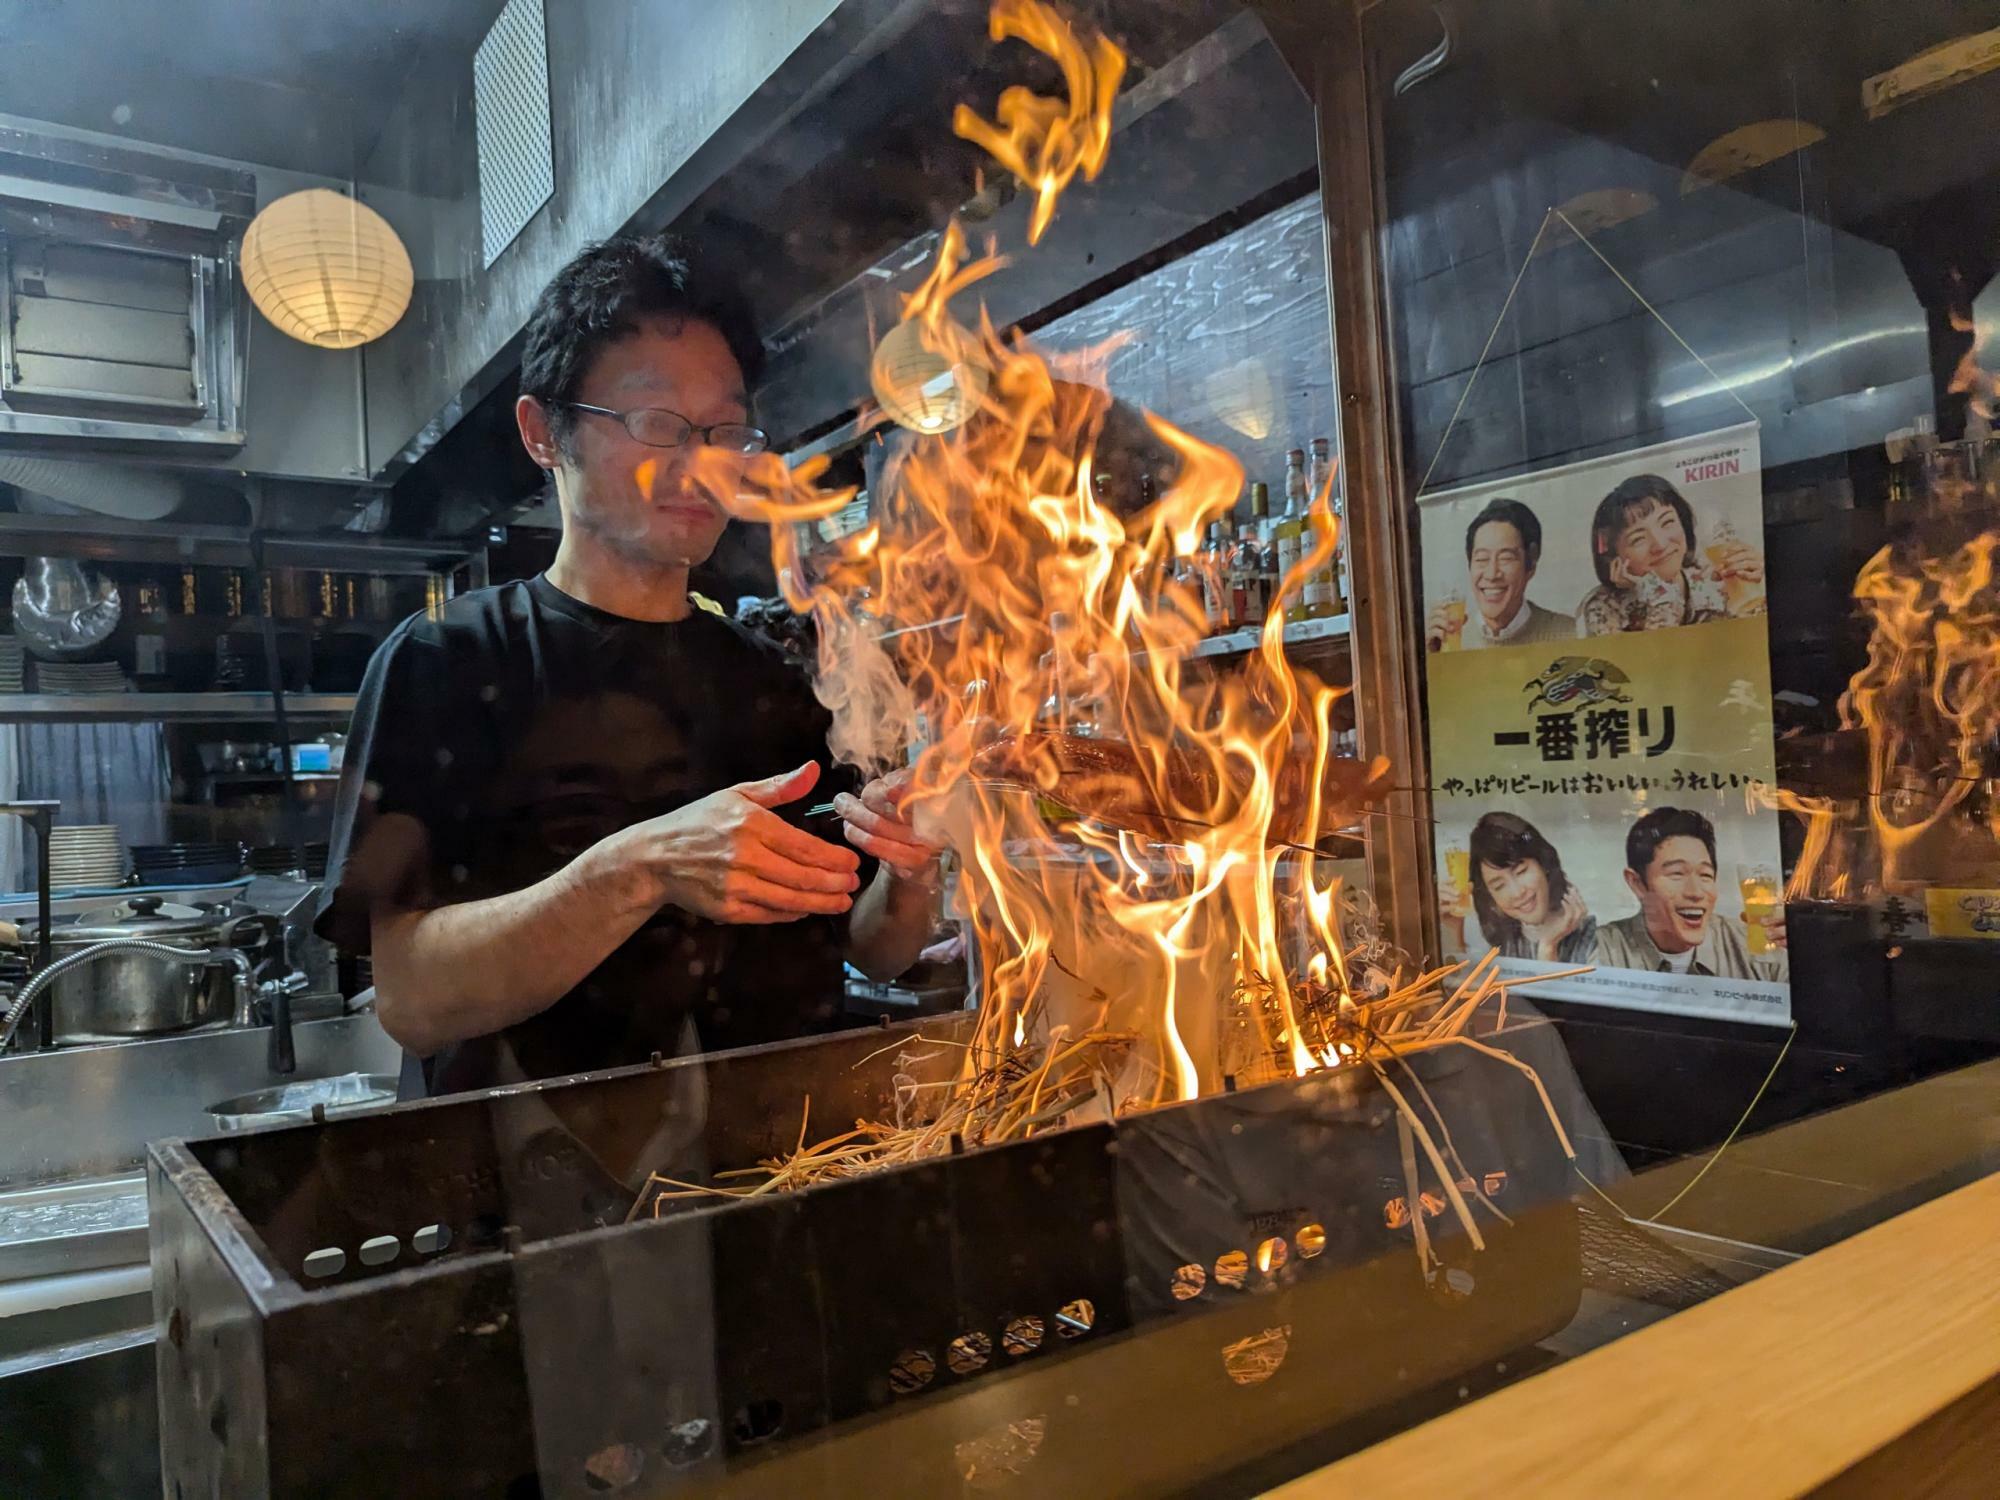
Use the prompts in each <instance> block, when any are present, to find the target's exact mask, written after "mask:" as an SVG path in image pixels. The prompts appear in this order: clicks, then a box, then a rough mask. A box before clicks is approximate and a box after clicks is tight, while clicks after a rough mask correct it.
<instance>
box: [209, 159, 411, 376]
mask: <svg viewBox="0 0 2000 1500" xmlns="http://www.w3.org/2000/svg"><path fill="white" fill-rule="evenodd" d="M415 279H416V278H415V273H414V272H413V271H412V270H411V268H410V253H409V252H408V251H407V250H405V249H404V248H403V242H402V241H401V240H399V239H398V238H396V231H395V230H393V229H391V228H390V227H389V221H388V220H387V219H385V218H383V217H382V216H381V215H380V214H378V213H376V212H375V210H374V209H372V208H370V207H369V206H368V205H367V204H365V203H357V202H356V201H355V200H354V199H352V198H350V197H348V196H347V195H346V194H345V193H336V192H332V191H330V190H328V189H326V188H308V189H307V190H306V191H304V192H302V193H292V194H290V195H289V196H287V197H284V198H280V199H278V200H277V201H276V202H274V203H271V204H269V205H267V206H266V207H265V209H264V211H263V212H262V213H260V214H258V215H257V217H256V218H254V219H252V220H251V221H250V227H249V229H247V230H245V231H244V234H243V285H244V287H245V289H246V290H247V291H248V292H249V293H250V300H251V301H252V302H254V303H256V304H257V310H258V311H259V312H261V313H262V314H263V315H264V316H265V317H267V318H269V319H270V320H271V322H272V323H273V324H274V325H275V326H276V327H277V328H278V329H279V331H280V332H283V333H288V334H290V335H291V336H292V337H293V338H295V339H297V340H298V341H299V342H300V343H302V344H317V345H319V346H320V347H321V348H324V349H352V348H353V347H354V346H355V345H356V344H365V343H367V342H369V340H371V339H379V338H380V337H382V335H383V334H385V333H387V332H388V331H389V330H390V329H391V328H394V327H395V326H396V320H397V319H398V318H400V317H402V316H403V311H404V309H405V308H407V307H408V306H409V305H410V289H411V286H412V285H413V284H414V282H415Z"/></svg>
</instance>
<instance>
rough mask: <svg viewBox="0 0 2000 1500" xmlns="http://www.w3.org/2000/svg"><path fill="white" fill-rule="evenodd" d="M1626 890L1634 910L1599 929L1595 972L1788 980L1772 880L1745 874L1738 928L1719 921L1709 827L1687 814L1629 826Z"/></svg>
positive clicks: (1663, 812)
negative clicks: (1633, 900) (1633, 971)
mask: <svg viewBox="0 0 2000 1500" xmlns="http://www.w3.org/2000/svg"><path fill="white" fill-rule="evenodd" d="M1625 884H1626V885H1627V887H1629V888H1630V890H1631V892H1632V894H1633V895H1634V896H1635V897H1637V898H1638V901H1639V910H1638V911H1636V912H1634V913H1633V914H1632V915H1631V916H1629V917H1621V918H1619V919H1618V920H1617V921H1615V922H1607V923H1605V924H1604V925H1603V926H1602V927H1600V928H1599V929H1598V947H1597V961H1598V962H1599V963H1600V964H1603V965H1606V966H1608V967H1611V968H1617V969H1642V970H1645V971H1646V972H1648V973H1655V974H1659V973H1674V974H1693V975H1706V976H1712V977H1715V978H1720V979H1759V980H1769V981H1782V980H1784V979H1786V978H1788V977H1789V972H1790V964H1789V957H1788V955H1787V953H1786V951H1785V911H1784V907H1783V905H1782V904H1781V903H1780V902H1779V900H1778V893H1777V881H1776V877H1775V876H1774V875H1772V874H1770V873H1769V872H1768V871H1763V870H1761V869H1750V870H1745V871H1743V872H1742V874H1741V877H1740V880H1739V889H1740V890H1741V891H1742V894H1743V898H1744V915H1743V920H1741V921H1733V920H1731V919H1730V918H1728V917H1725V916H1722V915H1720V914H1719V913H1718V912H1717V911H1716V907H1717V906H1718V905H1719V904H1720V899H1721V898H1720V894H1719V884H1720V882H1719V879H1718V869H1717V860H1716V846H1715V825H1714V824H1712V823H1711V822H1709V820H1708V819H1707V818H1706V817H1704V816H1703V815H1702V814H1700V813H1698V812H1696V811H1694V810H1693V809H1692V808H1682V807H1656V808H1654V809H1653V810H1652V811H1651V812H1649V813H1647V814H1646V815H1645V816H1644V817H1642V818H1640V819H1639V820H1638V821H1637V822H1636V823H1634V824H1633V825H1632V828H1631V830H1630V832H1628V833H1627V834H1626V835H1625Z"/></svg>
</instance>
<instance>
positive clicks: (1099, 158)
mask: <svg viewBox="0 0 2000 1500" xmlns="http://www.w3.org/2000/svg"><path fill="white" fill-rule="evenodd" d="M987 29H988V32H989V34H990V35H991V36H992V38H993V40H994V41H996V42H1003V41H1006V40H1007V39H1008V38H1010V37H1012V38H1016V39H1018V40H1020V41H1023V42H1026V43H1027V44H1028V45H1029V46H1030V47H1033V48H1034V49H1035V50H1036V51H1038V52H1042V53H1046V54H1047V55H1048V56H1049V57H1052V58H1054V59H1055V61H1056V63H1057V65H1058V66H1059V67H1060V68H1061V69H1062V74H1063V81H1064V82H1065V83H1066V84H1067V85H1068V87H1069V98H1068V99H1067V100H1063V99H1051V98H1049V97H1047V96H1046V95H1043V94H1037V93H1035V92H1034V91H1033V90H1032V89H1028V88H1024V87H1022V86H1021V85H1019V84H1016V85H1015V86H1014V87H1012V88H1010V89H1008V90H1007V91H1006V92H1005V93H1003V94H1002V95H1001V96H1000V104H999V108H998V115H999V122H998V123H997V124H995V123H993V122H992V121H989V120H987V119H985V118H983V117H982V116H981V115H980V114H979V113H978V111H976V110H974V109H973V108H971V107H970V106H969V105H964V104H961V105H959V107H958V109H957V111H956V113H954V114H953V116H952V121H951V128H952V131H953V132H954V133H955V134H957V135H959V136H962V137H964V138H965V139H966V140H968V141H971V142H972V143H973V144H974V145H975V146H979V147H981V148H982V149H983V150H985V152H986V153H987V155H989V156H991V157H992V158H993V159H994V160H995V161H997V162H999V163H1000V165H1001V166H1003V167H1005V168H1007V170H1008V171H1010V172H1012V173H1013V174H1014V175H1015V176H1016V177H1018V178H1020V179H1021V181H1023V182H1024V183H1026V184H1027V185H1028V186H1029V187H1031V188H1033V189H1034V190H1035V212H1034V217H1033V219H1032V220H1031V221H1030V222H1029V224H1028V243H1029V244H1030V245H1039V244H1040V243H1041V241H1042V235H1043V233H1044V232H1045V231H1046V230H1047V229H1048V227H1049V221H1050V220H1051V219H1053V218H1054V217H1055V213H1056V200H1057V199H1059V198H1061V197H1062V194H1063V189H1065V188H1067V187H1068V186H1069V185H1070V183H1071V182H1072V181H1073V180H1074V179H1075V177H1076V174H1077V173H1078V172H1082V173H1083V175H1084V179H1085V180H1086V181H1089V182H1094V181H1096V180H1097V174H1098V173H1099V172H1101V171H1102V170H1103V169H1104V162H1105V158H1106V157H1108V156H1109V155H1110V153H1111V104H1112V101H1113V100H1114V99H1116V98H1117V96H1118V85H1119V83H1120V82H1121V81H1123V79H1124V77H1125V54H1124V53H1123V52H1121V51H1120V50H1119V49H1118V48H1117V46H1115V45H1114V44H1113V43H1112V42H1111V41H1110V40H1109V39H1108V38H1106V37H1103V36H1092V37H1090V38H1089V39H1088V40H1086V39H1084V38H1082V37H1079V36H1078V35H1077V33H1076V29H1075V28H1074V27H1073V26H1072V25H1071V24H1070V23H1069V22H1068V21H1067V20H1065V19H1064V18H1063V17H1062V15H1061V14H1060V13H1059V12H1057V11H1055V10H1053V9H1052V8H1050V7H1049V6H1047V5H1044V4H1042V3H1040V0H995V3H994V6H993V11H992V15H991V17H990V18H989V21H988V28H987Z"/></svg>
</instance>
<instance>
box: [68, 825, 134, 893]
mask: <svg viewBox="0 0 2000 1500" xmlns="http://www.w3.org/2000/svg"><path fill="white" fill-rule="evenodd" d="M49 881H50V884H51V885H53V886H54V887H55V889H57V890H76V889H79V888H83V887H90V888H96V887H102V886H114V885H123V884H124V883H125V846H124V844H122V843H121V842H119V839H118V829H117V828H116V827H115V826H114V825H111V824H84V825H80V826H75V827H68V828H52V829H50V830H49Z"/></svg>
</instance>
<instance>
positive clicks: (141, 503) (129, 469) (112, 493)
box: [0, 453, 185, 521]
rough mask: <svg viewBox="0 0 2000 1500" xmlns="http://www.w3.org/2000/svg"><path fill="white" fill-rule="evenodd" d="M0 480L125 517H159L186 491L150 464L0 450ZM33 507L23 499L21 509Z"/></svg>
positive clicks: (65, 502)
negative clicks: (98, 461)
mask: <svg viewBox="0 0 2000 1500" xmlns="http://www.w3.org/2000/svg"><path fill="white" fill-rule="evenodd" d="M0 484H11V485H13V486H14V487H15V488H17V489H20V490H26V491H28V492H30V493H31V494H34V495H42V496H46V497H47V498H48V499H50V500H55V501H58V502H60V503H61V504H63V505H72V506H75V507H76V508H77V509H79V510H88V511H95V512H96V513H97V514H99V515H102V516H117V517H119V518H120V519H121V520H126V521H158V520H163V519H164V518H165V517H167V516H170V515H172V514H173V513H174V511H175V510H176V509H177V508H178V507H179V506H180V503H181V498H182V496H183V495H184V494H185V491H184V490H183V489H182V488H181V485H180V482H179V481H178V480H175V479H172V478H169V477H168V476H166V475H164V474H159V473H155V472H154V471H153V470H151V469H141V468H136V467H134V466H132V465H130V464H93V463H76V462H73V461H69V460H65V459H59V458H34V457H29V456H26V455H22V454H13V453H0ZM34 508H35V507H34V505H33V503H32V502H31V501H25V500H24V503H23V505H22V509H23V510H31V509H34Z"/></svg>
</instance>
